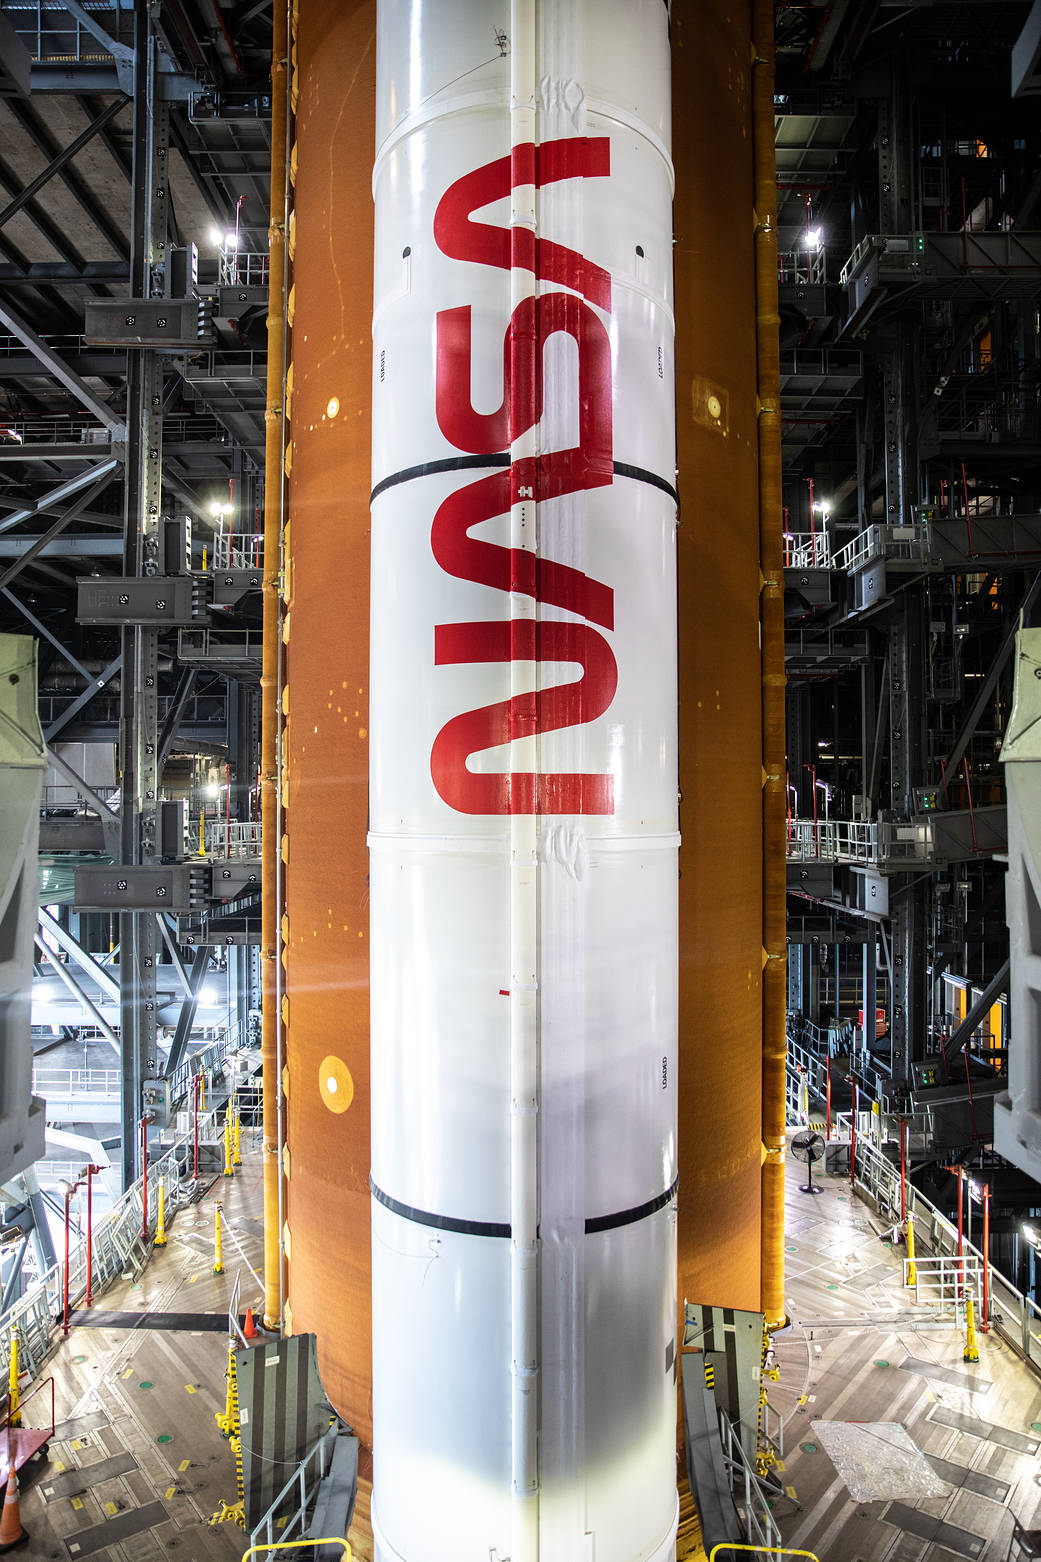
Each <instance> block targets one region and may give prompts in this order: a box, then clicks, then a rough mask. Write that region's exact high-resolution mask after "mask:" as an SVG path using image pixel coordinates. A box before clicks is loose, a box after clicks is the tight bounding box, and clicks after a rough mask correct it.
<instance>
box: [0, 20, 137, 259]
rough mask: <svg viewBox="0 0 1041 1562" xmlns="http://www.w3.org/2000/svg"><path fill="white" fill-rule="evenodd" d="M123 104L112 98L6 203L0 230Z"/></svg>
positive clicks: (0, 217) (123, 100) (0, 213)
mask: <svg viewBox="0 0 1041 1562" xmlns="http://www.w3.org/2000/svg"><path fill="white" fill-rule="evenodd" d="M74 3H75V0H74ZM125 102H126V99H125V98H113V99H112V102H111V103H108V104H106V106H105V107H104V108H103V109H102V111H101V113H100V114H99V115H98V116H97V118H96V119H94V120H92V121H91V123H90V124H89V125H88V126H87V128H86V129H85V130H81V131H80V133H79V135H78V136H77V137H76V139H75V140H74V141H70V142H69V144H68V146H65V147H63V148H62V150H61V151H60V152H59V153H58V154H57V155H56V156H55V157H54V158H53V160H52V161H51V162H50V163H48V165H47V167H46V168H45V169H44V170H43V172H42V173H39V174H37V175H36V178H35V179H33V180H31V182H30V183H29V184H27V185H26V186H25V189H24V190H22V192H21V193H20V194H19V195H16V196H15V198H14V200H13V201H9V202H8V204H7V205H6V206H5V207H4V209H3V211H0V228H2V227H3V225H4V223H5V222H8V221H9V220H10V219H11V218H12V217H13V216H14V215H15V213H16V212H20V211H21V209H22V207H23V206H25V205H26V204H27V202H29V201H31V200H32V198H33V196H34V195H35V194H36V192H37V191H38V190H42V189H43V187H44V185H45V184H46V183H47V182H48V180H49V179H51V178H53V176H54V175H55V174H56V173H57V172H58V171H59V169H62V168H64V167H65V164H66V163H68V162H71V160H72V159H73V158H74V157H75V156H76V153H77V152H82V150H83V148H84V147H85V146H86V145H87V142H88V141H92V140H93V139H94V137H95V136H96V135H97V134H98V132H99V131H101V130H104V128H105V126H106V125H107V124H108V123H109V121H110V120H113V119H115V117H116V115H117V114H118V113H119V112H120V111H121V110H122V108H123V105H124V103H125Z"/></svg>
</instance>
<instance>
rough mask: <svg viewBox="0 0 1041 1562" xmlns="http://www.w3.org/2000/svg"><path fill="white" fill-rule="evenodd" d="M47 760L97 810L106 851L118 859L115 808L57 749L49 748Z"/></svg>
mask: <svg viewBox="0 0 1041 1562" xmlns="http://www.w3.org/2000/svg"><path fill="white" fill-rule="evenodd" d="M47 758H48V760H49V762H50V763H51V764H52V765H53V766H54V768H55V770H57V771H58V773H59V775H63V776H64V777H65V779H66V781H68V782H69V784H70V786H74V787H75V788H76V791H77V792H78V793H79V795H80V796H81V797H82V798H83V801H84V802H86V803H90V805H91V807H92V808H94V809H96V810H97V814H98V817H99V818H100V820H101V828H102V832H103V835H104V840H105V850H106V851H107V852H108V854H109V856H112V857H118V855H119V839H120V824H121V821H120V817H119V815H118V813H116V811H115V809H114V808H110V807H109V805H108V803H106V801H105V799H104V798H103V797H102V796H101V795H100V793H98V792H95V790H94V788H93V787H92V786H89V785H88V784H87V782H86V781H84V779H83V777H82V776H81V775H80V773H79V771H78V770H74V769H73V767H72V766H71V765H70V764H69V762H68V760H66V759H63V758H62V756H61V755H60V754H59V753H58V751H57V749H53V748H48V750H47Z"/></svg>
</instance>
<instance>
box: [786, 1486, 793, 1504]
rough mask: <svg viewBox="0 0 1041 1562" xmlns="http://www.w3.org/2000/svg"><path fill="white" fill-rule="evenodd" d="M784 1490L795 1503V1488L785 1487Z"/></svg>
mask: <svg viewBox="0 0 1041 1562" xmlns="http://www.w3.org/2000/svg"><path fill="white" fill-rule="evenodd" d="M784 1489H785V1491H786V1492H787V1493H788V1495H789V1497H790V1498H791V1499H792V1501H793V1502H794V1501H795V1487H794V1486H786V1487H785V1488H784Z"/></svg>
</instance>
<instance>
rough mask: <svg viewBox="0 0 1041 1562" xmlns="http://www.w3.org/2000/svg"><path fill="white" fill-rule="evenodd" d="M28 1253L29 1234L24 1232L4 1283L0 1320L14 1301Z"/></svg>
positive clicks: (0, 1302)
mask: <svg viewBox="0 0 1041 1562" xmlns="http://www.w3.org/2000/svg"><path fill="white" fill-rule="evenodd" d="M28 1251H29V1233H28V1232H26V1234H25V1236H24V1237H23V1238H22V1240H21V1242H19V1244H18V1251H17V1253H16V1254H15V1255H14V1263H13V1264H12V1265H11V1272H10V1274H9V1275H8V1276H7V1279H6V1281H5V1282H4V1294H3V1296H2V1297H0V1318H2V1317H3V1315H4V1313H5V1312H6V1311H7V1309H8V1308H9V1307H10V1305H11V1303H12V1302H13V1301H14V1299H15V1293H16V1291H17V1290H18V1282H19V1280H20V1279H21V1277H22V1265H23V1263H24V1262H25V1255H26V1253H27V1252H28Z"/></svg>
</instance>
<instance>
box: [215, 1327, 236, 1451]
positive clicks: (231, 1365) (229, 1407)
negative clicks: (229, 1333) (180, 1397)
mask: <svg viewBox="0 0 1041 1562" xmlns="http://www.w3.org/2000/svg"><path fill="white" fill-rule="evenodd" d="M224 1377H225V1381H226V1382H227V1385H228V1386H227V1388H226V1389H225V1391H224V1414H223V1415H221V1413H220V1411H219V1410H215V1411H214V1412H213V1419H214V1420H215V1421H216V1423H217V1425H218V1426H219V1427H220V1435H221V1436H222V1437H230V1436H231V1434H232V1433H233V1432H234V1430H235V1412H236V1411H237V1409H238V1398H239V1384H238V1373H237V1371H236V1369H235V1341H234V1340H233V1339H231V1340H229V1341H228V1367H227V1371H226V1372H225V1374H224Z"/></svg>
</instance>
